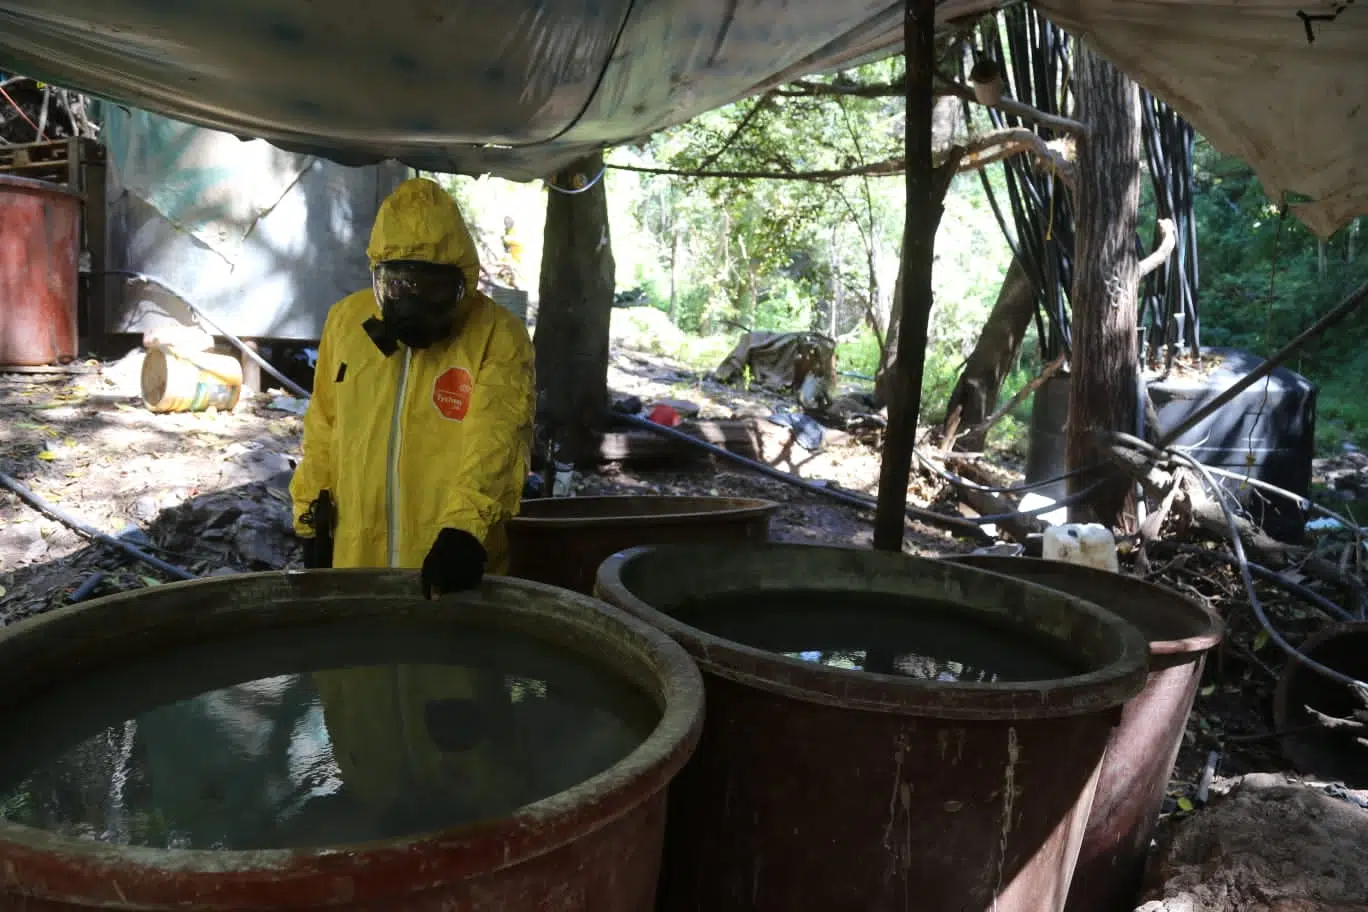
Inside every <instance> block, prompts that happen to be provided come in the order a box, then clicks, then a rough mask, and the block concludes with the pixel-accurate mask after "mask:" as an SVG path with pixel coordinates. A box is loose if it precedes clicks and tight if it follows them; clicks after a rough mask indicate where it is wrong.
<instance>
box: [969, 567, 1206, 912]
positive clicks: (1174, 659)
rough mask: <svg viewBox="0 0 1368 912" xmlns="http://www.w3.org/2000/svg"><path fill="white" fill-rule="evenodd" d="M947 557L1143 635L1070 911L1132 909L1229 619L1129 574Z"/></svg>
mask: <svg viewBox="0 0 1368 912" xmlns="http://www.w3.org/2000/svg"><path fill="white" fill-rule="evenodd" d="M946 559H947V560H950V561H953V562H954V563H957V564H961V565H964V566H967V567H977V568H978V569H980V570H987V571H989V572H992V573H1002V574H1005V575H1007V576H1012V577H1016V578H1017V579H1023V580H1026V581H1028V582H1031V583H1036V584H1037V585H1041V586H1048V587H1049V588H1051V589H1055V590H1058V591H1060V592H1064V593H1067V594H1069V595H1072V596H1075V597H1077V598H1081V599H1086V600H1088V601H1090V602H1092V603H1094V604H1096V605H1100V606H1102V607H1103V608H1105V609H1107V610H1108V611H1111V612H1113V613H1114V614H1117V615H1119V616H1120V617H1122V618H1124V619H1125V620H1127V621H1129V622H1130V623H1131V624H1134V625H1135V626H1136V627H1137V628H1139V629H1140V631H1141V632H1142V633H1143V634H1144V635H1145V636H1146V637H1147V638H1148V640H1149V677H1148V679H1147V680H1146V681H1145V689H1144V690H1142V691H1141V692H1140V693H1139V694H1138V695H1137V696H1136V697H1135V698H1134V699H1133V700H1131V701H1130V702H1129V703H1127V704H1126V706H1125V708H1124V709H1123V710H1122V711H1121V724H1120V725H1119V726H1117V728H1116V730H1115V731H1113V732H1112V737H1111V743H1110V744H1109V745H1108V746H1107V756H1106V759H1105V760H1103V762H1102V773H1101V775H1100V776H1099V777H1098V781H1097V794H1096V796H1095V797H1094V799H1093V806H1092V813H1091V814H1090V815H1089V817H1088V827H1087V830H1085V831H1084V834H1083V845H1082V848H1081V849H1080V850H1079V855H1078V868H1077V870H1075V871H1074V880H1073V886H1072V887H1071V888H1070V889H1069V903H1068V906H1067V907H1066V909H1067V912H1115V910H1117V909H1128V908H1131V907H1133V906H1134V905H1135V898H1136V895H1137V894H1138V892H1139V890H1140V881H1141V878H1142V876H1143V874H1144V865H1145V855H1146V854H1147V852H1148V850H1149V843H1150V837H1151V836H1152V835H1153V833H1154V825H1155V823H1156V822H1157V820H1158V818H1159V811H1160V810H1161V808H1162V807H1163V803H1164V794H1165V792H1166V791H1167V790H1168V783H1169V776H1170V775H1171V774H1172V772H1173V764H1174V761H1175V760H1177V758H1178V748H1179V747H1181V746H1182V743H1183V733H1184V732H1185V731H1186V728H1187V718H1188V714H1189V713H1190V712H1191V711H1192V701H1193V700H1194V699H1195V698H1196V696H1197V686H1198V684H1199V683H1200V682H1201V680H1202V668H1203V666H1204V665H1205V663H1206V654H1207V652H1208V651H1209V650H1211V649H1213V648H1214V647H1215V646H1216V645H1217V644H1218V643H1220V641H1221V636H1222V634H1223V632H1224V630H1225V625H1224V624H1223V623H1222V621H1221V619H1220V618H1218V617H1216V616H1215V615H1214V614H1212V613H1211V612H1209V611H1207V610H1206V609H1205V608H1203V607H1201V606H1200V605H1197V604H1196V603H1195V602H1193V601H1191V600H1190V599H1187V598H1184V597H1183V596H1181V595H1179V594H1178V593H1177V592H1174V591H1173V590H1171V589H1167V588H1165V587H1163V586H1158V585H1155V584H1154V583H1148V582H1145V581H1144V580H1141V579H1136V578H1135V577H1132V576H1121V575H1120V574H1116V573H1108V572H1107V571H1105V570H1096V569H1093V568H1092V567H1080V566H1077V565H1074V564H1067V563H1063V562H1061V561H1047V560H1038V559H1035V558H1028V557H994V556H992V555H958V556H955V557H950V558H946Z"/></svg>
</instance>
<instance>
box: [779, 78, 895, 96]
mask: <svg viewBox="0 0 1368 912" xmlns="http://www.w3.org/2000/svg"><path fill="white" fill-rule="evenodd" d="M774 94H775V95H782V96H784V97H785V98H829V97H832V96H838V97H845V98H902V97H903V96H904V95H906V94H907V87H906V86H905V85H904V84H903V83H902V82H878V83H871V84H869V85H861V84H858V83H843V82H807V81H806V80H802V79H796V80H794V81H793V82H790V83H788V84H787V85H785V86H783V87H782V88H778V89H775V90H774Z"/></svg>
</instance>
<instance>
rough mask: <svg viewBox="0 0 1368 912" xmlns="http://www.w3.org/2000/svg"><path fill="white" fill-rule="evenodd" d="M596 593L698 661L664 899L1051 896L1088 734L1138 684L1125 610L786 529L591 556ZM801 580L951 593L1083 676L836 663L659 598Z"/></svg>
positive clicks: (725, 594) (1081, 813)
mask: <svg viewBox="0 0 1368 912" xmlns="http://www.w3.org/2000/svg"><path fill="white" fill-rule="evenodd" d="M596 591H597V593H598V594H599V595H600V597H601V598H603V599H605V600H607V601H608V602H610V603H612V604H614V605H617V606H619V607H622V608H625V609H627V610H628V611H630V612H632V613H634V614H637V615H639V616H640V617H642V618H645V619H646V620H647V621H649V622H651V623H652V624H654V625H656V626H658V627H660V628H661V629H662V630H665V631H667V632H668V633H670V635H671V636H673V637H675V638H676V639H677V640H678V641H679V642H680V643H682V644H683V645H684V646H685V647H686V648H687V649H688V650H689V652H690V653H691V654H692V655H693V656H694V658H695V660H696V661H697V662H698V663H699V665H700V667H701V668H702V669H703V673H704V681H705V683H706V688H707V703H708V708H707V713H708V718H707V723H706V724H705V726H704V732H703V738H702V740H701V741H700V743H699V748H698V751H697V753H696V754H695V755H694V758H693V760H692V761H690V763H689V764H688V765H687V766H686V767H685V769H684V770H683V771H682V772H681V773H680V775H679V778H678V779H676V780H675V783H674V785H673V786H672V787H671V791H670V809H669V825H668V827H667V832H666V848H665V859H664V861H663V863H662V864H663V866H662V873H661V887H660V897H661V899H660V908H661V909H662V910H665V912H685V910H688V912H695V910H699V909H706V910H708V912H740V910H748V912H806V910H812V912H817V910H823V912H826V910H831V909H859V910H861V912H893V910H899V912H902V910H906V909H927V910H933V909H934V910H949V909H956V910H972V912H990V910H993V912H1058V910H1061V909H1062V908H1063V907H1064V901H1065V896H1066V894H1067V892H1068V888H1069V881H1070V878H1071V876H1072V873H1073V868H1074V862H1075V859H1076V857H1077V854H1078V846H1079V842H1080V840H1081V839H1082V836H1083V825H1084V822H1085V821H1086V819H1087V815H1088V811H1089V809H1090V807H1091V804H1092V797H1093V790H1094V787H1095V784H1096V778H1097V771H1098V768H1099V765H1100V763H1101V761H1102V755H1103V751H1104V749H1105V747H1106V744H1107V739H1108V737H1109V735H1110V733H1111V729H1112V727H1113V726H1114V725H1115V724H1116V722H1117V720H1118V718H1119V716H1120V710H1121V705H1122V704H1123V703H1124V702H1125V701H1126V700H1128V699H1129V698H1130V697H1132V696H1134V695H1135V693H1137V692H1138V691H1139V689H1140V687H1141V686H1142V684H1143V682H1144V676H1145V642H1144V638H1143V637H1142V636H1141V635H1140V633H1139V631H1137V630H1136V629H1135V628H1134V627H1132V626H1130V625H1129V624H1126V623H1125V622H1123V621H1121V620H1120V619H1119V618H1117V617H1115V616H1114V615H1111V614H1109V613H1107V612H1104V611H1102V610H1101V609H1099V608H1098V607H1097V606H1095V605H1092V604H1090V603H1087V602H1083V601H1079V600H1076V599H1072V598H1070V597H1068V596H1065V595H1063V594H1061V593H1058V592H1054V591H1052V590H1048V589H1045V588H1043V587H1039V586H1034V585H1030V584H1027V583H1023V582H1020V581H1018V580H1012V579H1009V578H1007V577H1003V576H999V575H996V574H989V573H983V572H981V571H978V570H974V569H972V568H969V567H961V566H957V565H955V564H950V563H947V562H944V561H935V560H923V559H918V558H911V557H905V556H903V555H899V554H891V553H887V552H874V551H860V550H855V549H845V548H827V547H813V546H805V545H792V544H764V545H762V544H752V543H735V544H727V545H691V546H686V545H679V546H667V547H649V548H634V549H631V550H629V551H626V552H623V553H620V554H616V555H614V556H612V557H611V558H609V559H608V560H607V561H605V562H604V565H603V567H602V568H601V569H600V571H599V575H598V582H597V590H596ZM814 591H818V592H821V593H822V597H823V598H825V599H827V600H828V602H827V603H828V604H830V605H832V606H833V607H834V608H836V609H838V611H837V612H836V614H837V615H838V616H839V614H840V612H842V611H846V610H848V609H850V608H852V607H853V606H855V605H857V604H858V602H859V600H860V599H862V598H876V597H877V598H880V599H885V598H886V597H893V598H894V599H896V600H897V602H896V604H897V605H898V608H897V613H898V614H901V612H902V611H903V606H904V605H905V610H906V611H907V612H909V613H911V612H918V611H920V610H922V606H924V605H926V604H927V602H926V601H924V600H936V601H938V602H941V603H942V604H945V603H948V604H949V605H950V606H952V607H951V608H950V611H951V612H953V614H952V615H951V616H952V617H954V618H956V619H967V620H969V621H971V622H972V625H973V626H972V628H971V629H973V628H977V627H979V626H981V627H982V629H983V631H984V632H985V635H986V633H987V631H988V630H990V629H992V630H995V631H998V633H997V634H996V635H998V636H1001V635H1002V633H1001V631H1002V629H1003V628H1006V630H1008V631H1010V632H1011V636H1012V638H1013V639H1012V640H1011V642H1018V641H1019V642H1020V644H1021V649H1027V648H1029V647H1028V646H1027V645H1026V644H1027V643H1028V642H1029V641H1031V640H1032V639H1035V640H1036V641H1037V642H1048V643H1049V645H1050V647H1051V648H1052V649H1055V650H1058V651H1059V653H1060V654H1063V655H1067V656H1069V657H1070V660H1071V665H1074V666H1076V667H1077V668H1079V669H1080V672H1081V673H1078V674H1071V675H1068V676H1066V677H1061V678H1055V679H1052V680H1034V681H1024V682H1020V683H1007V684H998V683H967V682H958V681H957V682H955V683H945V682H943V681H940V680H931V679H916V678H912V677H905V676H901V675H891V674H872V673H866V672H862V671H850V670H844V669H841V668H834V667H830V666H828V665H819V664H811V663H809V662H806V661H802V660H800V659H796V658H787V657H785V656H783V655H780V654H779V653H777V652H771V651H764V650H761V649H756V648H752V647H751V646H747V645H743V644H741V643H738V642H735V641H733V640H724V639H722V638H720V637H717V636H714V635H712V634H710V633H708V632H706V631H704V630H700V629H698V628H697V627H693V626H688V625H686V624H683V623H681V622H679V621H678V620H676V619H675V618H674V617H673V616H672V612H679V611H681V609H682V608H683V607H684V606H687V605H691V604H692V605H699V604H706V603H707V602H708V601H709V600H725V602H726V604H728V605H731V604H734V600H735V599H736V598H737V593H747V594H751V595H752V597H753V594H754V593H756V592H761V593H763V594H764V597H765V599H766V600H770V599H773V597H774V596H775V594H776V593H787V594H788V596H789V597H796V596H798V595H799V594H800V593H812V592H814ZM776 610H777V609H776ZM889 610H890V611H892V610H893V609H889ZM866 633H868V632H866ZM873 638H874V640H875V641H876V642H877V641H878V640H879V635H878V633H877V631H875V632H874V637H873ZM784 648H785V650H788V649H789V648H791V647H787V646H786V647H784ZM792 648H798V647H792ZM801 648H804V649H807V648H813V649H815V648H816V647H801ZM1014 648H1015V647H1009V649H1014Z"/></svg>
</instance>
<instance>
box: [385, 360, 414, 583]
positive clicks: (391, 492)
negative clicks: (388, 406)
mask: <svg viewBox="0 0 1368 912" xmlns="http://www.w3.org/2000/svg"><path fill="white" fill-rule="evenodd" d="M412 360H413V349H411V348H409V347H408V346H407V345H405V346H404V363H403V366H402V367H400V368H399V389H398V391H397V392H396V393H395V396H394V413H393V414H392V415H390V434H389V459H388V463H389V465H388V471H387V473H386V477H385V513H386V519H387V522H388V530H389V534H388V536H387V539H388V542H387V543H388V545H389V555H388V564H389V566H390V567H392V568H393V567H398V566H399V450H400V448H401V447H402V446H403V443H404V439H403V438H404V422H403V417H404V400H405V399H406V398H407V394H408V378H409V365H410V363H411V362H412Z"/></svg>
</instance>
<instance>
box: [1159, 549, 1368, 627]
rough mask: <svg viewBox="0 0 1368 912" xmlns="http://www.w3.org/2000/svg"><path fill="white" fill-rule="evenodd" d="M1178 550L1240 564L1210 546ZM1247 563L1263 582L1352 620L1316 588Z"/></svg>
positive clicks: (1269, 568) (1337, 615) (1271, 570)
mask: <svg viewBox="0 0 1368 912" xmlns="http://www.w3.org/2000/svg"><path fill="white" fill-rule="evenodd" d="M1178 551H1179V553H1181V554H1198V555H1201V556H1202V557H1210V558H1214V559H1215V560H1218V561H1221V562H1222V563H1225V564H1229V565H1230V566H1232V567H1235V568H1237V569H1238V568H1239V566H1240V562H1239V560H1237V559H1236V558H1235V557H1233V556H1232V555H1229V554H1224V553H1222V552H1220V551H1213V550H1211V549H1210V548H1199V547H1196V546H1188V547H1180V548H1179V549H1178ZM1247 563H1248V564H1249V569H1250V571H1251V572H1252V573H1253V574H1254V575H1255V576H1257V577H1259V578H1260V579H1262V580H1264V581H1265V582H1269V583H1272V584H1273V585H1274V586H1277V587H1278V588H1279V589H1282V590H1283V591H1284V592H1287V593H1289V594H1291V595H1295V596H1296V597H1297V598H1299V599H1301V600H1302V601H1304V602H1306V603H1307V604H1308V605H1315V606H1316V607H1317V608H1319V609H1321V610H1322V611H1324V612H1325V613H1326V614H1329V615H1330V616H1331V617H1336V618H1339V619H1340V620H1344V621H1353V620H1354V617H1353V615H1351V614H1350V613H1349V612H1348V611H1345V610H1344V609H1343V608H1341V607H1340V606H1339V605H1336V604H1335V603H1334V602H1332V601H1330V600H1329V599H1328V598H1326V597H1325V596H1323V595H1321V594H1320V593H1319V592H1317V591H1316V590H1314V589H1311V588H1308V587H1306V586H1303V585H1302V584H1301V583H1296V582H1293V581H1292V580H1290V579H1288V578H1287V577H1285V576H1283V575H1282V574H1281V573H1279V572H1278V571H1277V570H1274V569H1272V568H1271V567H1265V566H1264V565H1263V564H1256V563H1254V562H1253V561H1247Z"/></svg>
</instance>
